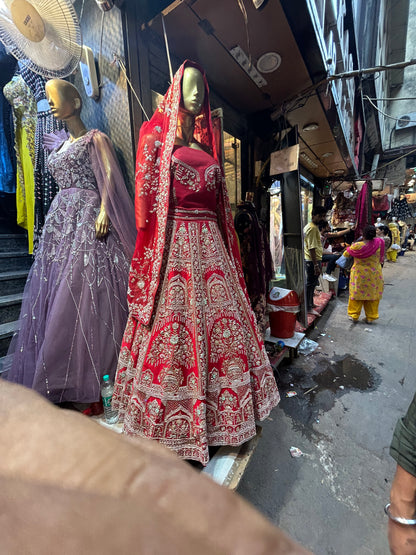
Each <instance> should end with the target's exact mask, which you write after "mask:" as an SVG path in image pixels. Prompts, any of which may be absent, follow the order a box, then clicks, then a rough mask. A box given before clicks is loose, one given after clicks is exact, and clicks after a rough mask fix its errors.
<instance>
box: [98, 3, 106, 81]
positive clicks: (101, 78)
mask: <svg viewBox="0 0 416 555" xmlns="http://www.w3.org/2000/svg"><path fill="white" fill-rule="evenodd" d="M104 16H105V12H102V14H101V29H100V51H99V53H98V74H99V76H100V83H99V85H98V88H99V89H101V88H102V87H103V74H102V67H101V65H102V64H101V62H102V56H103V34H104Z"/></svg>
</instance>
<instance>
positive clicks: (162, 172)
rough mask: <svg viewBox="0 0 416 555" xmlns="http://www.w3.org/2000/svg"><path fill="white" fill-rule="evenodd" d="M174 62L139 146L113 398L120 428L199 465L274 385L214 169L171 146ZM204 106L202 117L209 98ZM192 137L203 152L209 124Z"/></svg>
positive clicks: (266, 399) (248, 429)
mask: <svg viewBox="0 0 416 555" xmlns="http://www.w3.org/2000/svg"><path fill="white" fill-rule="evenodd" d="M188 63H189V62H188ZM184 65H185V64H184ZM183 68H184V66H182V67H181V68H180V70H179V71H178V73H177V74H176V76H175V79H174V82H173V84H172V86H171V87H170V89H169V91H168V93H167V94H166V96H165V99H164V102H165V103H164V104H163V103H162V106H161V108H160V113H159V114H158V113H156V114H155V116H154V117H153V118H152V120H151V121H150V122H149V123H147V124H145V125H146V127H145V129H144V133H143V130H142V135H141V142H140V143H139V153H138V160H137V173H136V184H137V185H138V187H137V191H136V198H138V202H137V201H136V215H137V223H138V228H139V230H138V239H137V243H136V252H135V255H134V256H133V261H132V268H131V273H130V287H129V299H128V300H129V308H130V315H129V319H128V322H127V327H126V330H125V334H124V338H123V343H122V347H121V353H120V358H119V365H118V370H117V375H116V384H115V391H114V398H113V399H114V401H113V403H114V406H115V408H117V409H118V410H119V414H120V418H121V419H122V420H123V421H124V432H125V433H127V434H130V435H140V436H142V437H146V438H151V439H156V440H158V441H159V442H160V443H163V444H164V445H166V446H167V447H169V448H171V449H172V450H174V451H176V452H177V454H178V455H179V456H181V457H183V458H187V459H194V460H198V461H200V462H201V463H203V464H206V463H207V462H208V459H209V456H208V446H209V445H239V444H241V443H243V442H245V441H247V440H248V439H250V438H251V437H253V436H254V435H255V433H256V430H255V420H256V419H260V420H261V419H264V418H265V417H266V416H267V415H268V414H269V413H270V411H271V409H272V408H273V407H274V406H275V405H276V404H277V403H278V402H279V393H278V390H277V386H276V382H275V378H274V376H273V371H272V368H271V366H270V364H269V361H268V358H267V354H266V352H265V350H264V346H263V343H262V340H261V338H260V336H259V334H258V331H257V327H256V323H255V317H254V314H253V312H252V310H251V307H250V304H249V301H248V296H247V293H246V290H245V286H244V280H243V276H242V270H241V262H240V260H239V257H238V247H237V244H236V238H235V233H234V230H233V221H232V216H231V212H230V208H229V202H228V198H227V196H226V190H225V187H224V181H223V174H222V171H221V168H220V166H219V165H218V162H217V161H216V159H215V158H213V157H212V156H211V155H210V154H208V153H207V152H205V151H202V150H197V149H194V148H190V147H184V146H180V147H175V146H173V143H174V139H175V136H176V121H177V109H178V105H179V100H180V90H181V77H182V74H183ZM198 69H199V68H198ZM201 73H203V72H202V71H201ZM176 95H178V96H177V97H176ZM175 98H176V100H177V103H176V104H175V102H174V101H173V99H175ZM207 98H208V89H207V91H206V99H207ZM169 108H170V109H169ZM175 111H176V113H175ZM204 112H205V117H206V120H205V121H208V122H209V121H210V120H209V106H208V101H207V102H206V103H205V110H204ZM160 114H165V117H161V115H160ZM171 120H173V123H172V121H171ZM156 123H158V124H160V125H156ZM156 128H158V129H156ZM155 130H156V134H155V133H154V132H153V131H155ZM159 130H160V131H159ZM202 136H205V137H207V139H206V141H207V143H208V146H210V147H211V148H212V147H213V146H214V145H213V141H212V132H211V128H210V126H209V125H207V127H206V128H205V132H204V133H203V134H202ZM167 152H168V153H169V154H168V155H166V153H167ZM214 152H215V150H214ZM158 160H159V161H158ZM166 166H167V167H166ZM156 185H157V188H156ZM161 238H162V239H163V241H162V243H161V244H160V241H161Z"/></svg>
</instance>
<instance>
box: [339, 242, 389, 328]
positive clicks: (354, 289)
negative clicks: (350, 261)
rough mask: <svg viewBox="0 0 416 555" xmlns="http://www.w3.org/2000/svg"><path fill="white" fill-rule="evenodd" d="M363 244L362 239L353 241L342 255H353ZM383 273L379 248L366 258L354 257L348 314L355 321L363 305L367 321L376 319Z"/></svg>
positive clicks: (381, 291)
mask: <svg viewBox="0 0 416 555" xmlns="http://www.w3.org/2000/svg"><path fill="white" fill-rule="evenodd" d="M364 246H365V243H364V242H363V241H359V242H358V243H354V244H353V245H351V247H349V250H350V252H351V254H350V253H348V252H347V251H345V252H344V256H354V252H358V251H359V250H360V249H361V248H362V247H364ZM383 286H384V280H383V274H382V270H381V263H380V248H378V249H377V251H376V252H375V253H374V254H372V255H371V256H368V257H367V258H354V265H353V267H352V269H351V274H350V286H349V293H350V296H349V300H348V316H349V317H350V318H351V319H352V320H354V321H357V320H358V318H359V317H360V314H361V310H362V308H363V307H364V312H365V316H366V319H367V321H368V322H372V321H373V320H377V319H378V317H379V315H378V305H379V303H380V299H381V297H382V295H383Z"/></svg>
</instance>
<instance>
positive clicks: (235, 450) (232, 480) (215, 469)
mask: <svg viewBox="0 0 416 555" xmlns="http://www.w3.org/2000/svg"><path fill="white" fill-rule="evenodd" d="M90 418H91V419H92V420H94V421H95V422H97V424H100V426H104V428H108V429H109V430H112V431H113V432H116V433H117V434H121V433H122V431H123V425H122V424H121V423H120V422H116V423H115V424H107V422H106V421H105V418H104V415H103V414H102V415H100V416H91V417H90ZM261 433H262V428H261V426H256V435H255V436H254V437H253V438H252V439H250V440H249V441H247V442H246V443H243V445H238V446H237V447H230V446H228V445H224V446H222V447H219V448H218V449H217V451H216V452H215V454H214V455H213V456H212V458H211V459H210V461H209V462H208V464H207V466H206V467H205V468H202V469H201V472H202V473H203V474H206V475H207V476H209V477H210V478H212V479H213V480H214V482H216V483H217V484H220V485H221V486H225V487H227V488H228V489H231V490H235V489H237V486H238V484H239V483H240V480H241V478H242V476H243V474H244V471H245V469H246V467H247V465H248V463H249V461H250V459H251V457H252V455H253V453H254V450H255V448H256V446H257V443H258V440H259V438H260V437H261Z"/></svg>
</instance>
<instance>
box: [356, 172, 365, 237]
mask: <svg viewBox="0 0 416 555" xmlns="http://www.w3.org/2000/svg"><path fill="white" fill-rule="evenodd" d="M355 216H356V225H355V233H354V235H355V239H358V237H361V235H362V234H363V229H364V227H365V226H366V225H367V223H368V185H367V182H365V183H364V184H363V186H362V187H361V191H360V192H359V194H358V197H357V202H356V204H355Z"/></svg>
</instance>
